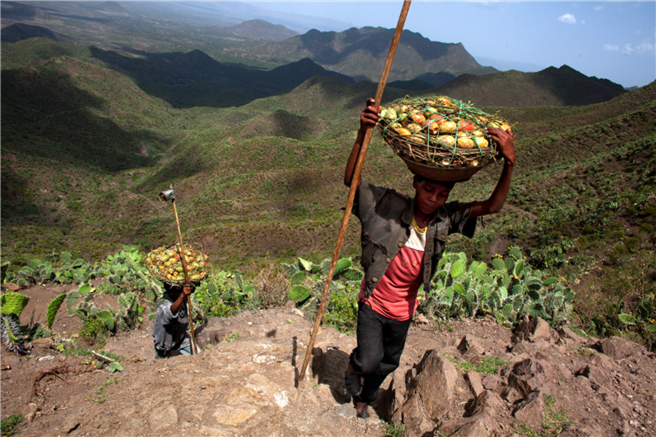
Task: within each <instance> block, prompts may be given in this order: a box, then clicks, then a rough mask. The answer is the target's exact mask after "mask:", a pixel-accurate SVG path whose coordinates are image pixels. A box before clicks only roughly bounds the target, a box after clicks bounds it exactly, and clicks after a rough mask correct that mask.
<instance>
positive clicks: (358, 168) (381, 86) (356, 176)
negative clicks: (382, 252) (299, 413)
mask: <svg viewBox="0 0 656 437" xmlns="http://www.w3.org/2000/svg"><path fill="white" fill-rule="evenodd" d="M410 1H411V0H404V2H403V8H402V9H401V15H400V16H399V22H398V23H397V25H396V31H395V32H394V37H393V38H392V44H391V45H390V49H389V53H388V54H387V60H386V61H385V66H384V67H383V73H382V75H381V77H380V82H378V88H377V89H376V97H375V101H374V105H373V106H374V107H375V108H377V107H378V106H380V102H381V100H382V98H383V92H384V91H385V85H386V84H387V76H389V72H390V69H391V68H392V62H394V55H395V54H396V48H397V47H398V45H399V40H400V39H401V32H402V31H403V25H404V24H405V19H406V17H407V16H408V9H410ZM372 133H373V127H372V126H369V127H367V130H366V132H365V136H364V140H363V141H362V146H361V147H360V153H359V155H358V160H357V162H356V164H355V170H354V172H353V179H352V181H359V180H360V174H361V172H362V165H363V164H364V158H365V156H366V154H367V149H368V148H369V142H370V141H371V135H372ZM357 188H358V184H357V183H352V184H351V189H350V190H349V195H348V200H347V202H346V210H345V211H344V218H343V219H342V227H341V228H340V229H339V235H338V237H337V244H336V245H335V251H334V252H333V259H332V261H331V262H330V270H329V271H328V277H327V278H326V284H325V285H324V287H323V294H322V295H321V303H320V304H319V310H318V312H317V319H316V321H315V323H314V328H313V329H312V335H311V337H310V342H309V343H308V346H307V350H306V351H305V359H304V360H303V366H302V367H301V371H300V372H299V376H298V382H299V386H300V383H301V381H303V378H304V377H305V370H306V369H307V365H308V362H309V361H310V356H311V355H312V348H313V347H314V341H315V340H316V337H317V332H319V325H321V319H322V318H323V313H324V311H325V309H326V300H327V298H328V290H329V289H330V284H331V282H332V280H333V274H334V273H335V266H336V265H337V260H338V258H339V253H340V251H341V249H342V243H343V242H344V236H345V235H346V229H347V227H348V222H349V218H350V216H351V210H352V209H353V200H354V199H355V192H356V190H357Z"/></svg>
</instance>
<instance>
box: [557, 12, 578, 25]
mask: <svg viewBox="0 0 656 437" xmlns="http://www.w3.org/2000/svg"><path fill="white" fill-rule="evenodd" d="M558 21H560V22H562V23H565V24H576V17H574V15H572V14H564V15H561V16H560V17H558Z"/></svg>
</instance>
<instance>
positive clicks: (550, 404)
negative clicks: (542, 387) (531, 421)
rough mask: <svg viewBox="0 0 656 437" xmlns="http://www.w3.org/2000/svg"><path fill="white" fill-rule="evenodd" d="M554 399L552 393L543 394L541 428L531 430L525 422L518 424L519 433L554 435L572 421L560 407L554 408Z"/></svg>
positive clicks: (530, 435)
mask: <svg viewBox="0 0 656 437" xmlns="http://www.w3.org/2000/svg"><path fill="white" fill-rule="evenodd" d="M555 405H556V399H555V398H554V397H553V395H550V396H544V423H543V424H542V429H541V430H533V429H531V427H529V426H528V425H526V424H525V423H520V424H519V429H520V434H521V435H523V436H526V437H555V436H557V435H558V434H560V433H561V432H562V430H563V427H564V426H566V425H569V424H571V423H572V421H571V420H569V419H568V418H567V414H566V413H565V411H563V410H562V409H561V410H560V411H556V410H555Z"/></svg>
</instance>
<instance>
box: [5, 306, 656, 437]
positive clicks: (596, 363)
mask: <svg viewBox="0 0 656 437" xmlns="http://www.w3.org/2000/svg"><path fill="white" fill-rule="evenodd" d="M441 328H442V329H440V327H438V326H436V325H435V324H433V323H430V322H428V321H427V320H425V319H423V318H422V317H418V318H417V319H416V320H415V323H413V326H412V328H411V331H410V333H409V337H408V342H407V346H406V350H405V352H404V354H403V357H402V365H401V367H400V368H399V369H398V370H397V371H396V372H395V373H394V374H393V376H392V377H389V378H388V379H387V380H386V382H385V384H384V386H383V388H384V390H381V394H380V397H379V401H378V403H377V404H376V405H374V408H371V409H370V411H371V417H370V418H368V419H365V420H363V419H358V418H356V417H355V414H354V409H353V407H352V405H351V403H350V399H349V396H348V395H347V393H346V390H345V388H344V383H343V374H344V371H345V370H346V367H347V366H348V354H349V353H350V351H351V349H352V348H353V347H354V346H355V339H354V336H353V335H350V336H349V335H344V334H340V333H338V332H336V331H335V330H333V329H330V328H326V329H322V330H321V332H320V333H319V336H318V337H317V342H316V344H315V349H314V351H313V361H312V366H311V369H308V372H307V373H308V375H307V376H306V379H305V380H304V381H302V382H301V383H300V384H298V370H297V369H299V368H300V366H301V364H302V361H303V357H304V355H305V350H306V342H307V341H308V340H309V337H310V331H311V329H312V323H311V320H309V319H308V318H307V317H306V316H305V315H304V314H303V313H301V312H300V311H298V310H296V309H288V308H280V309H276V310H269V311H258V312H245V313H242V314H240V315H238V316H235V317H232V318H229V319H213V320H212V321H211V322H210V323H209V324H207V325H206V326H204V327H203V328H202V330H201V331H202V332H199V334H198V340H199V344H201V345H203V346H204V351H203V353H202V354H199V355H196V356H188V357H184V356H181V357H174V358H171V359H168V360H157V361H156V360H153V359H152V358H153V353H152V339H151V337H150V329H152V326H151V325H144V326H143V327H142V328H141V329H140V330H137V331H133V332H131V333H129V334H128V335H124V336H119V337H118V338H117V339H116V340H115V341H111V342H110V343H108V344H107V345H106V347H105V350H107V351H110V352H113V353H116V354H120V355H122V356H124V357H126V360H125V361H123V364H124V371H123V372H120V373H118V372H117V373H113V374H109V373H107V372H106V371H104V370H103V371H97V370H95V369H93V368H92V367H90V366H88V365H86V364H85V363H86V360H88V358H86V357H61V356H59V355H58V354H57V353H55V352H54V351H53V350H51V349H47V343H44V344H41V346H40V347H37V348H35V350H34V353H33V354H32V356H33V357H32V358H25V357H22V358H19V357H17V356H15V355H12V354H10V353H6V352H3V354H2V366H3V371H2V403H3V411H2V416H3V417H7V416H8V415H11V414H13V413H16V412H22V413H23V415H24V416H25V417H26V418H27V420H26V421H25V422H24V425H23V426H22V427H21V428H20V435H23V436H64V435H70V436H98V435H112V436H154V435H158V436H173V435H176V436H179V435H187V436H226V437H227V436H230V437H232V436H356V435H357V436H383V435H385V422H383V421H381V419H380V418H383V419H385V420H390V419H394V420H396V422H397V423H401V422H403V423H404V424H405V434H406V435H408V436H429V435H436V436H438V435H447V436H451V435H453V436H493V435H494V436H497V435H498V436H511V435H514V434H520V435H545V436H550V435H558V434H560V435H563V436H616V435H624V436H656V431H655V429H656V427H655V425H654V420H656V418H655V413H654V412H655V411H656V400H655V395H656V357H655V356H654V354H652V353H649V352H648V351H646V350H645V349H644V348H643V347H641V346H639V345H637V344H635V343H631V342H628V341H625V340H622V339H619V338H613V339H606V340H603V341H599V340H597V339H588V338H582V337H579V336H578V335H577V334H575V333H574V332H572V331H571V330H569V329H563V330H561V331H560V332H555V331H553V330H550V329H549V328H548V326H546V327H545V326H544V324H542V323H536V322H535V321H534V322H533V323H532V324H527V326H526V327H523V330H520V331H519V332H516V333H515V334H513V332H511V331H510V330H509V329H507V328H504V327H501V326H498V325H497V324H496V323H495V322H494V321H493V320H492V319H482V320H464V321H458V322H453V323H451V324H450V325H442V326H441ZM44 357H52V358H46V359H43V358H44ZM491 357H494V358H498V359H500V360H503V364H502V365H501V366H500V367H499V368H498V369H497V370H496V372H494V373H492V374H489V375H487V374H483V373H477V372H473V371H467V369H466V368H464V367H463V366H462V365H461V364H460V363H476V362H478V363H482V362H485V360H486V359H488V358H491ZM5 368H8V370H4V369H5ZM52 369H60V373H59V374H58V375H55V374H54V373H56V372H53V373H47V372H48V371H51V370H52ZM39 372H46V373H45V374H40V373H39ZM39 376H41V379H40V380H39V381H38V382H37V383H36V385H35V383H34V381H35V379H37V377H39ZM35 386H36V387H37V393H38V394H37V395H35V394H34V393H33V389H34V387H35ZM553 413H556V414H557V416H554V415H553ZM561 419H564V420H561ZM28 422H29V423H28ZM544 425H547V426H551V428H550V429H549V428H545V427H544ZM530 432H535V434H530ZM540 433H541V434H540Z"/></svg>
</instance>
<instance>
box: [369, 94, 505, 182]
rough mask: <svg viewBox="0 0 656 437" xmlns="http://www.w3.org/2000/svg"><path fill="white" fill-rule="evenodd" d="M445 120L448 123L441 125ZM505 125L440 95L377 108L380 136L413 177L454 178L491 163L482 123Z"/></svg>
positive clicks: (492, 153)
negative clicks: (380, 109)
mask: <svg viewBox="0 0 656 437" xmlns="http://www.w3.org/2000/svg"><path fill="white" fill-rule="evenodd" d="M447 122H449V123H447ZM506 126H507V127H508V128H509V126H508V125H507V123H506V122H505V121H504V120H502V119H500V118H499V117H497V116H495V115H490V114H487V113H485V112H482V111H480V110H478V109H476V108H474V107H473V106H470V105H468V104H465V103H463V102H461V101H459V100H455V99H451V98H449V97H446V96H437V97H429V98H421V99H413V100H408V99H407V98H406V99H404V100H402V101H397V102H393V103H392V104H391V105H389V106H388V107H386V108H383V109H382V111H381V117H380V122H379V123H378V128H379V130H380V133H381V135H382V136H383V139H384V140H385V141H386V142H387V144H389V145H390V147H391V148H392V150H394V152H395V153H396V154H397V155H398V156H399V157H400V158H402V159H403V161H404V162H405V164H406V165H407V166H408V169H409V170H410V171H411V172H412V173H414V174H417V175H420V176H423V177H425V178H428V179H433V180H437V181H449V182H458V181H465V180H468V179H469V178H471V177H472V176H473V175H474V174H475V173H476V172H478V171H479V170H481V169H482V168H484V167H486V166H487V165H489V164H491V163H492V162H494V161H496V156H497V150H496V144H495V143H494V142H492V140H491V139H490V137H489V136H488V135H487V133H486V132H485V128H486V127H502V128H506Z"/></svg>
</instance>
